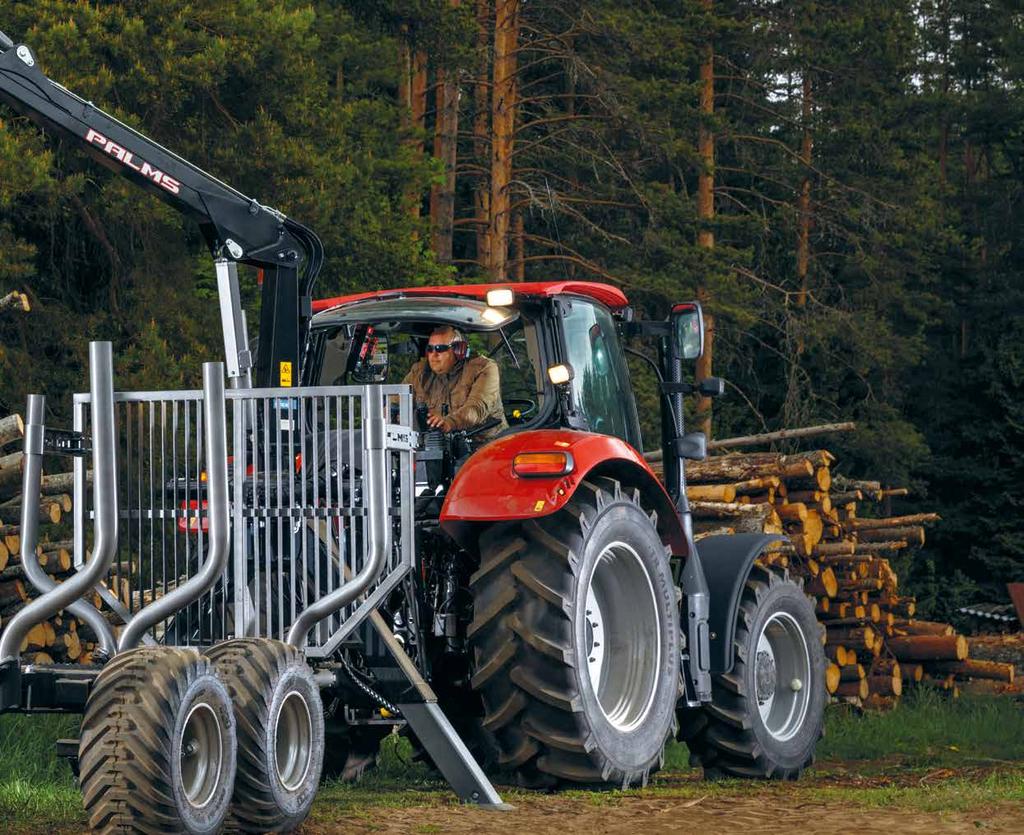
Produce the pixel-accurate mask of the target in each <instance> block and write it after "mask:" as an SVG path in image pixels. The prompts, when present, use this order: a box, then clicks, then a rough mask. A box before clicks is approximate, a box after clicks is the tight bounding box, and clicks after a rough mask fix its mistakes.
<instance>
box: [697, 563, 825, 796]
mask: <svg viewBox="0 0 1024 835" xmlns="http://www.w3.org/2000/svg"><path fill="white" fill-rule="evenodd" d="M733 646H734V653H735V660H734V663H733V669H732V672H729V673H725V674H720V675H715V676H712V700H711V703H710V704H708V705H705V706H704V707H701V708H696V709H681V710H680V712H679V727H680V734H679V739H680V740H681V741H683V742H685V743H686V744H687V747H689V749H690V755H691V757H690V760H691V763H692V764H694V765H702V766H703V767H704V775H705V777H708V778H710V779H714V778H718V777H752V778H761V779H790V780H795V779H797V778H798V777H799V776H800V774H801V772H802V771H803V769H804V768H806V767H807V766H808V765H810V764H811V763H812V762H813V761H814V748H815V745H817V742H818V739H819V738H821V736H822V733H823V730H822V729H823V727H824V711H825V702H826V699H827V694H826V689H825V655H824V652H823V651H822V648H821V639H820V627H819V625H818V621H817V618H816V617H815V614H814V607H813V606H812V605H811V603H810V601H809V600H808V598H807V597H806V596H805V595H804V593H803V589H801V588H800V586H799V585H798V584H797V583H796V582H794V581H793V580H791V579H790V578H789V576H788V574H787V573H786V572H784V571H777V570H774V569H767V568H761V567H759V566H755V567H754V568H753V569H752V570H751V573H750V577H749V578H748V579H747V582H746V586H745V588H744V590H743V596H742V598H741V600H740V609H739V615H738V617H737V622H736V635H735V638H734V641H733Z"/></svg>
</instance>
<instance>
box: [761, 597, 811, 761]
mask: <svg viewBox="0 0 1024 835" xmlns="http://www.w3.org/2000/svg"><path fill="white" fill-rule="evenodd" d="M810 677H811V654H810V651H809V650H808V648H807V639H806V638H805V637H804V633H803V630H802V629H801V628H800V624H798V623H797V621H796V619H795V618H794V617H793V616H792V615H790V614H789V613H788V612H776V613H775V614H774V615H772V616H771V617H770V618H769V619H768V621H767V622H766V623H765V625H764V627H763V628H762V629H761V633H760V634H759V635H758V638H757V648H756V656H755V658H754V689H755V693H756V696H757V709H758V713H759V714H760V716H761V722H762V723H763V724H764V727H765V730H767V731H768V733H769V734H771V735H772V736H773V737H774V738H775V739H776V740H778V741H779V742H784V741H785V740H787V739H790V738H792V737H793V736H795V735H796V734H797V733H798V732H799V730H800V728H802V727H803V724H804V720H805V719H806V717H807V709H808V706H809V704H810V695H811V694H810V693H809V692H808V691H807V688H805V687H804V682H806V681H809V680H810Z"/></svg>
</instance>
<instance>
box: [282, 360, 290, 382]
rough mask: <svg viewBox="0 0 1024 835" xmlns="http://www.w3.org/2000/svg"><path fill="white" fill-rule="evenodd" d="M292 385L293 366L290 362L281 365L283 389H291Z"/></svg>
mask: <svg viewBox="0 0 1024 835" xmlns="http://www.w3.org/2000/svg"><path fill="white" fill-rule="evenodd" d="M291 384H292V364H291V363H290V362H282V363H281V387H282V388H285V387H289V388H290V387H291Z"/></svg>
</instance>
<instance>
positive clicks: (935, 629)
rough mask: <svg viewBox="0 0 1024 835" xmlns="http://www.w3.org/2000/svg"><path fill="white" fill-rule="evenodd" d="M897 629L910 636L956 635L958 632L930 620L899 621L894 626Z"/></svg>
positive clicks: (949, 626) (947, 625) (948, 626)
mask: <svg viewBox="0 0 1024 835" xmlns="http://www.w3.org/2000/svg"><path fill="white" fill-rule="evenodd" d="M893 626H894V627H896V629H899V630H900V631H901V632H906V633H907V634H908V635H955V634H956V630H954V629H953V627H952V626H951V625H950V624H948V623H935V622H934V621H930V620H898V621H896V622H895V623H894V624H893Z"/></svg>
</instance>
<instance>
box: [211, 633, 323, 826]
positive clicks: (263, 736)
mask: <svg viewBox="0 0 1024 835" xmlns="http://www.w3.org/2000/svg"><path fill="white" fill-rule="evenodd" d="M206 654H207V657H209V659H210V661H212V662H213V664H214V665H215V666H216V668H217V672H218V673H219V674H220V676H221V677H222V678H223V679H224V682H225V684H226V685H227V687H228V691H229V692H230V693H231V700H232V702H233V703H234V708H235V721H236V723H237V725H238V776H237V778H236V780H235V793H234V800H233V802H232V805H231V816H232V822H233V823H234V824H235V825H236V826H237V828H239V829H240V830H241V831H243V832H282V831H283V832H289V831H291V830H292V829H294V828H296V827H297V826H298V825H299V824H300V823H302V821H303V820H305V818H306V815H308V814H309V810H310V808H311V807H312V805H313V800H314V798H315V797H316V791H317V787H318V785H319V783H320V771H321V769H322V767H323V759H324V714H323V705H322V703H321V701H320V689H319V687H317V684H316V682H315V681H314V679H313V671H312V670H311V669H310V668H309V665H308V664H307V663H306V659H305V657H304V656H303V654H302V653H301V652H300V651H299V650H298V649H296V648H295V647H293V646H291V645H289V644H285V643H283V642H281V641H275V640H271V639H268V638H239V639H237V640H233V641H225V642H224V643H222V644H218V645H216V646H215V647H213V648H212V649H210V650H208V651H207V653H206Z"/></svg>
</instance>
